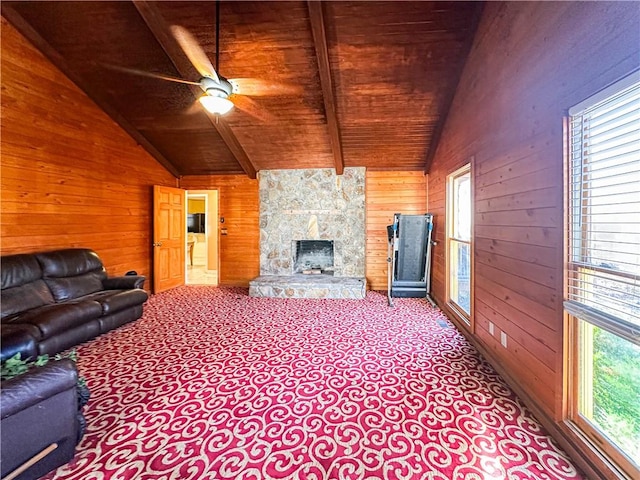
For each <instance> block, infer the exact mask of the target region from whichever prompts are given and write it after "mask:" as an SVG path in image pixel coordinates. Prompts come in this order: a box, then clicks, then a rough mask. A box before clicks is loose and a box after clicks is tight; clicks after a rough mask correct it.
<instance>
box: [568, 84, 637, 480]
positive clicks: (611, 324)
mask: <svg viewBox="0 0 640 480" xmlns="http://www.w3.org/2000/svg"><path fill="white" fill-rule="evenodd" d="M638 82H640V71H636V72H633V73H632V74H631V75H629V76H627V77H625V78H623V79H622V80H620V81H618V82H616V83H614V84H613V85H610V86H609V87H607V88H605V89H604V90H602V91H600V92H598V93H597V94H595V95H593V96H592V97H590V98H588V99H586V100H585V101H583V102H581V103H579V104H577V105H575V106H574V107H572V108H571V109H570V110H569V111H568V114H567V116H566V118H565V142H566V147H565V168H564V172H565V176H566V178H565V215H564V221H565V235H566V241H565V243H564V244H565V249H566V251H565V256H564V259H565V268H564V282H563V289H564V299H565V301H564V317H565V325H566V328H565V332H566V339H567V342H566V344H565V345H566V346H567V353H568V356H567V357H566V358H567V360H566V363H565V365H566V368H567V369H568V370H567V377H566V378H567V384H566V385H567V388H566V389H565V402H566V403H565V405H566V420H567V422H568V423H569V424H570V425H573V427H574V428H575V429H577V430H578V432H579V433H580V434H581V438H583V440H586V442H587V443H588V444H589V445H590V448H592V449H595V450H596V451H598V452H600V454H604V455H605V456H606V457H608V459H609V461H611V462H612V463H613V464H615V465H616V467H617V468H614V469H617V470H618V471H620V470H621V471H622V472H624V475H628V476H630V477H632V478H633V477H635V476H640V468H638V465H636V463H635V462H634V461H633V460H632V459H631V458H630V457H628V456H627V454H626V453H624V452H623V451H622V450H621V449H620V448H619V447H618V446H617V445H616V444H615V443H614V441H613V440H611V439H609V438H608V437H607V434H606V432H604V431H602V430H601V429H599V428H598V427H597V425H596V424H594V423H593V422H591V421H590V420H589V419H588V418H587V417H586V416H585V415H583V413H582V412H581V408H582V405H581V403H582V402H581V399H582V398H583V396H582V395H583V392H584V389H585V383H590V382H591V384H592V382H593V376H594V375H593V373H591V375H590V378H589V379H588V380H586V382H585V368H586V369H588V370H590V371H591V372H593V367H592V366H588V365H583V364H582V362H581V360H582V358H581V355H584V353H583V352H584V349H585V348H587V349H593V343H592V342H591V343H590V344H589V336H590V335H593V328H594V327H597V328H600V329H602V330H604V331H606V332H608V333H609V334H612V335H616V336H618V337H621V338H623V339H625V340H627V341H629V342H630V343H632V344H634V345H639V344H640V343H639V342H638V338H639V337H638V332H639V331H640V329H639V328H638V326H635V325H632V324H630V323H629V322H627V321H625V320H624V319H622V318H618V317H616V316H614V315H611V314H609V313H606V312H599V311H597V310H596V309H592V308H590V307H588V306H586V305H585V306H583V305H582V304H580V303H579V302H578V301H575V300H569V298H570V289H571V284H572V281H573V280H572V278H575V276H576V275H580V274H581V273H580V272H581V270H584V271H595V272H597V273H598V274H601V275H602V274H611V273H612V272H611V271H610V270H609V269H608V268H599V267H598V266H596V265H591V264H587V265H585V264H583V263H581V262H579V261H574V258H573V255H572V251H571V249H572V247H573V248H574V249H575V248H578V249H583V248H584V247H583V243H584V242H585V241H586V238H587V237H588V235H589V231H590V230H589V223H588V222H582V223H580V222H576V220H575V219H576V216H578V217H581V216H588V213H585V212H584V211H583V210H584V209H585V208H590V207H589V206H577V207H576V205H574V203H573V202H572V196H573V191H572V186H573V184H574V175H575V173H574V163H573V162H574V161H573V155H572V153H573V152H572V150H571V146H572V123H571V122H572V118H573V117H574V116H576V115H577V114H582V112H584V111H585V110H587V109H588V108H590V107H592V106H596V105H597V104H600V103H601V102H603V101H606V100H608V99H609V98H611V97H614V96H615V95H617V94H619V93H621V92H622V91H623V90H625V89H627V88H628V87H630V86H632V85H634V84H636V83H638ZM581 131H583V130H581ZM590 173H591V171H590V170H589V171H587V172H584V171H583V172H582V173H581V175H585V174H586V175H589V174H590ZM589 188H590V189H591V187H589ZM582 199H583V197H581V200H582ZM585 223H586V225H585ZM576 224H579V225H580V228H579V229H576V228H574V226H575V225H576ZM613 275H614V276H615V277H627V278H629V277H633V274H631V275H630V274H628V273H626V272H623V271H620V272H614V273H613ZM583 325H584V326H583ZM585 332H586V333H585ZM587 374H588V371H587ZM587 376H589V375H587ZM587 386H588V385H587ZM592 392H593V389H591V391H590V392H589V393H588V395H592V394H593V393H592Z"/></svg>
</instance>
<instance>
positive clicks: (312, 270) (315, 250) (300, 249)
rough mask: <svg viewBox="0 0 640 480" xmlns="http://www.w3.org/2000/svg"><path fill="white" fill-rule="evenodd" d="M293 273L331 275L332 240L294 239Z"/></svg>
mask: <svg viewBox="0 0 640 480" xmlns="http://www.w3.org/2000/svg"><path fill="white" fill-rule="evenodd" d="M293 243H294V245H293V249H292V251H293V252H294V259H293V273H302V274H307V275H313V274H316V275H318V274H325V275H333V271H334V266H333V256H334V254H333V247H334V245H333V240H294V242H293Z"/></svg>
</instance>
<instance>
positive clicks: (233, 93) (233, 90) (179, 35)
mask: <svg viewBox="0 0 640 480" xmlns="http://www.w3.org/2000/svg"><path fill="white" fill-rule="evenodd" d="M170 30H171V34H172V35H173V37H174V38H175V40H176V41H177V42H178V44H179V45H180V48H181V49H182V51H183V52H184V53H185V55H186V56H187V58H188V59H189V61H190V62H191V64H192V65H193V66H194V68H195V69H196V70H197V71H198V73H199V74H200V75H201V77H200V79H199V80H198V81H197V82H194V81H190V80H184V79H182V78H176V77H172V76H169V75H163V74H159V73H154V72H148V71H143V70H138V69H135V68H128V67H122V66H117V65H105V66H106V67H107V68H110V69H113V70H119V71H122V72H125V73H130V74H134V75H140V76H145V77H151V78H157V79H160V80H167V81H170V82H176V83H183V84H187V85H197V86H199V87H200V88H201V89H202V91H203V92H204V95H203V96H201V97H200V98H199V99H198V100H199V102H200V104H201V105H202V106H203V107H204V108H205V109H206V110H207V111H208V112H210V113H213V114H216V115H224V114H226V113H228V112H230V111H231V110H232V109H233V108H234V106H237V107H239V108H240V109H242V110H244V111H245V112H247V113H249V114H250V115H253V116H254V117H257V118H259V119H262V120H266V119H268V118H269V117H270V116H269V115H266V114H265V112H260V111H259V109H257V108H256V105H255V103H254V102H253V101H252V100H251V99H249V98H247V96H266V95H288V94H296V93H298V92H299V89H298V88H296V87H293V86H290V85H283V84H275V83H272V84H268V83H267V82H264V81H261V80H258V79H254V78H236V79H226V78H225V77H223V76H222V75H220V74H219V73H218V72H219V71H220V70H219V60H220V48H219V46H220V2H219V0H218V1H217V2H216V56H215V58H216V67H215V68H214V66H213V64H212V63H211V61H210V60H209V58H208V57H207V54H206V53H205V52H204V50H203V49H202V47H201V46H200V45H199V43H198V42H197V40H196V39H195V37H194V36H193V35H192V34H191V33H190V32H189V31H188V30H187V29H185V28H183V27H181V26H178V25H173V26H171V27H170Z"/></svg>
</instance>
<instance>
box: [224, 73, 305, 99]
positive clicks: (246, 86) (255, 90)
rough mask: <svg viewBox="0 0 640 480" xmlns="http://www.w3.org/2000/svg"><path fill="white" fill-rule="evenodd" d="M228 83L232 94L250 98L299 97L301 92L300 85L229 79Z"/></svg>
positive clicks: (257, 79)
mask: <svg viewBox="0 0 640 480" xmlns="http://www.w3.org/2000/svg"><path fill="white" fill-rule="evenodd" d="M229 82H230V83H231V85H233V92H234V93H237V94H240V95H249V96H252V97H271V96H278V95H280V96H287V95H300V94H301V93H302V91H303V89H302V86H300V85H290V84H286V83H278V82H269V81H266V80H261V79H259V78H231V79H229Z"/></svg>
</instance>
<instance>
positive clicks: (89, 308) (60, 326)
mask: <svg viewBox="0 0 640 480" xmlns="http://www.w3.org/2000/svg"><path fill="white" fill-rule="evenodd" d="M101 315H102V306H101V305H100V304H99V303H98V302H95V301H92V300H82V301H75V302H74V301H71V302H65V303H54V304H51V305H45V306H43V307H38V308H34V309H32V310H29V311H27V312H23V313H19V314H17V315H15V316H13V317H9V318H7V319H5V322H7V323H10V324H22V323H26V324H29V325H33V326H35V327H38V330H39V331H40V338H38V340H42V339H44V338H49V337H51V336H53V335H56V334H58V333H61V332H64V331H66V330H70V329H72V328H74V327H76V326H79V325H82V324H84V323H87V322H89V321H91V320H96V319H97V318H99V317H100V316H101Z"/></svg>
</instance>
